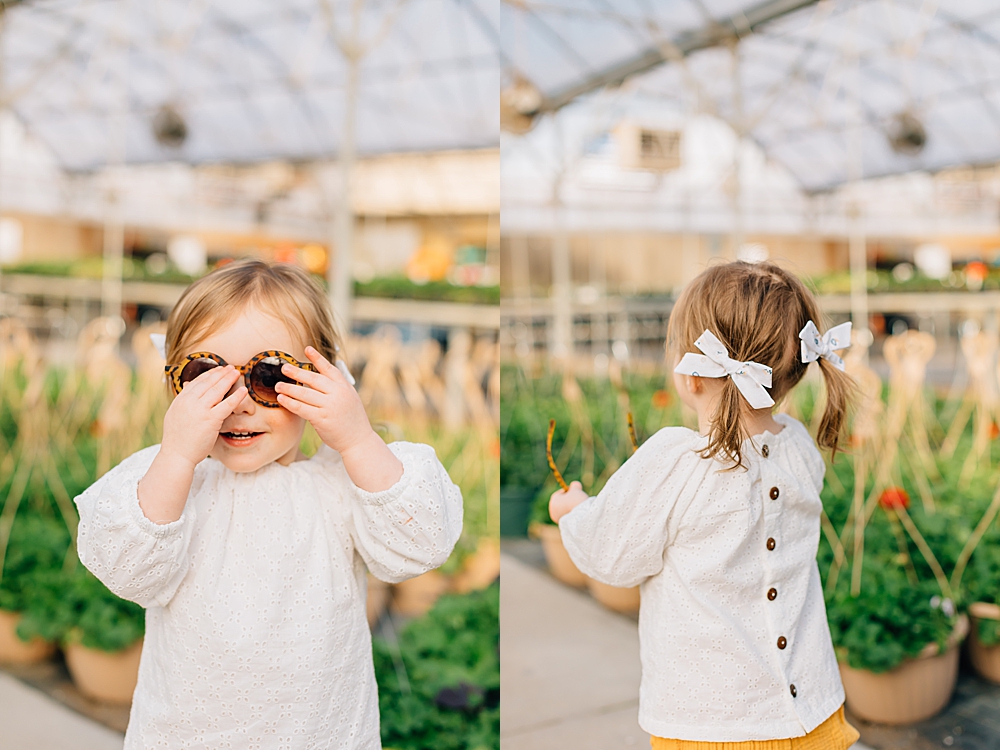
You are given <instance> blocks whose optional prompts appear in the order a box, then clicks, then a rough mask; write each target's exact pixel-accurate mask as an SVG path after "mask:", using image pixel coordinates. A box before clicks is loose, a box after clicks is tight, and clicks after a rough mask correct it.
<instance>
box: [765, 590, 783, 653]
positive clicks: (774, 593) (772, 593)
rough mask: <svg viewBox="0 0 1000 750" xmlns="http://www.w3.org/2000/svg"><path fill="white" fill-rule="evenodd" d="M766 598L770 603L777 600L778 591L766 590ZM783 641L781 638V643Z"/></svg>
mask: <svg viewBox="0 0 1000 750" xmlns="http://www.w3.org/2000/svg"><path fill="white" fill-rule="evenodd" d="M767 598H768V599H770V600H771V601H772V602H773V601H774V600H775V599H777V598H778V589H768V590H767ZM783 640H785V639H784V638H782V639H781V641H783ZM781 641H778V643H781ZM778 648H784V646H778Z"/></svg>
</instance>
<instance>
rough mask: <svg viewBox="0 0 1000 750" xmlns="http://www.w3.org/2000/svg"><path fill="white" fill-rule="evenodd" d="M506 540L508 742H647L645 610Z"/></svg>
mask: <svg viewBox="0 0 1000 750" xmlns="http://www.w3.org/2000/svg"><path fill="white" fill-rule="evenodd" d="M502 547H503V549H504V553H503V554H502V555H501V563H500V580H501V584H500V674H501V681H500V705H501V706H503V709H502V711H501V714H500V747H501V750H570V749H572V750H619V749H621V750H626V749H627V748H648V747H649V735H648V734H646V733H645V732H643V731H642V730H641V729H640V728H639V723H638V712H639V675H640V665H639V635H638V628H637V622H636V621H637V618H636V617H628V616H624V615H620V614H617V613H614V612H611V611H609V610H607V609H605V608H604V607H602V606H601V605H600V604H598V603H597V602H596V601H594V600H593V599H592V598H591V597H590V596H589V595H588V594H587V593H586V592H583V591H577V590H575V589H572V588H569V587H568V586H564V585H563V584H561V583H559V582H557V581H556V580H555V579H553V578H552V577H551V576H550V575H549V574H548V573H547V572H546V571H545V569H544V559H543V557H542V554H541V549H540V547H539V545H538V544H537V543H536V542H533V541H529V540H518V539H509V540H508V539H505V540H503V543H502ZM852 750H871V748H869V747H868V746H866V745H863V744H862V743H860V742H859V743H857V744H856V745H854V747H853V748H852Z"/></svg>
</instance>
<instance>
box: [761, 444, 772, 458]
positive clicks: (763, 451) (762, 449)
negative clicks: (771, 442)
mask: <svg viewBox="0 0 1000 750" xmlns="http://www.w3.org/2000/svg"><path fill="white" fill-rule="evenodd" d="M760 452H761V453H763V454H764V458H767V456H768V454H769V453H770V452H771V449H770V448H768V447H767V445H762V446H761V448H760Z"/></svg>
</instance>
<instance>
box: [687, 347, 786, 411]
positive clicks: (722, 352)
mask: <svg viewBox="0 0 1000 750" xmlns="http://www.w3.org/2000/svg"><path fill="white" fill-rule="evenodd" d="M694 345H695V346H697V347H698V348H699V349H701V350H702V351H703V352H704V354H695V353H694V352H687V353H686V354H685V355H684V356H683V357H682V358H681V361H680V362H679V363H678V364H677V366H676V367H675V368H674V372H677V373H680V374H681V375H696V376H698V377H701V378H725V377H730V378H732V379H733V383H734V384H735V385H736V388H737V389H739V392H740V393H742V394H743V398H745V399H746V400H747V401H748V402H749V403H750V406H752V407H753V408H754V409H765V408H767V407H769V406H774V399H773V398H771V394H769V393H768V392H767V391H766V390H764V388H765V387H767V388H770V387H771V368H770V367H768V366H767V365H762V364H760V363H759V362H739V361H737V360H735V359H733V358H731V357H730V356H729V352H728V351H726V347H725V346H723V345H722V342H721V341H719V339H718V337H716V335H715V334H714V333H712V332H711V331H709V330H706V331H705V332H704V333H703V334H701V336H699V337H698V340H697V341H695V342H694Z"/></svg>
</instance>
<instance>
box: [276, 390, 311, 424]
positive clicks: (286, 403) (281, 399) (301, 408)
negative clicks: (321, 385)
mask: <svg viewBox="0 0 1000 750" xmlns="http://www.w3.org/2000/svg"><path fill="white" fill-rule="evenodd" d="M278 403H279V404H280V405H281V406H283V407H284V408H286V409H288V411H290V412H291V413H292V414H294V415H296V416H298V417H302V418H303V419H305V420H307V421H310V422H311V421H312V420H313V419H314V418H316V417H318V416H319V413H320V412H319V409H317V408H316V407H315V406H310V405H309V404H307V403H304V402H302V401H296V400H295V399H294V398H292V397H290V396H286V395H285V394H284V393H279V394H278Z"/></svg>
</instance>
